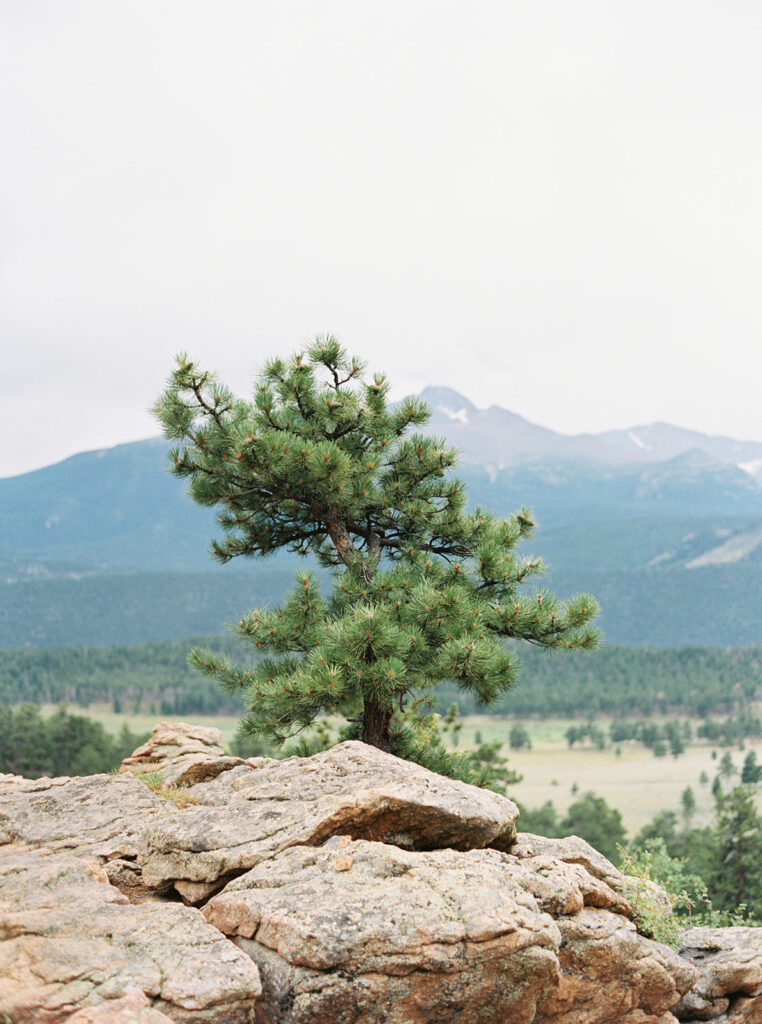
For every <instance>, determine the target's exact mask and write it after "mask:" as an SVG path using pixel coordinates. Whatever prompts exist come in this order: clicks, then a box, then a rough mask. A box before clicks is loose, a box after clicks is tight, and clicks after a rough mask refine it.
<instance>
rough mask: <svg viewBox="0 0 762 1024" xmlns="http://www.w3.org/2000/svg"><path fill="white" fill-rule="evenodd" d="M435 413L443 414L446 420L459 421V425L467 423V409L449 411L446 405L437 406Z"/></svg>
mask: <svg viewBox="0 0 762 1024" xmlns="http://www.w3.org/2000/svg"><path fill="white" fill-rule="evenodd" d="M437 412H443V413H444V414H445V416H447V418H448V419H451V420H459V421H460V422H461V423H468V409H466V408H465V407H464V408H462V409H451V408H450V407H449V406H447V405H438V406H437Z"/></svg>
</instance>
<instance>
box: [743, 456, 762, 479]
mask: <svg viewBox="0 0 762 1024" xmlns="http://www.w3.org/2000/svg"><path fill="white" fill-rule="evenodd" d="M738 468H739V469H742V470H743V471H744V473H748V474H749V475H750V476H756V475H757V474H758V473H759V472H760V471H762V459H752V460H751V462H739V463H738Z"/></svg>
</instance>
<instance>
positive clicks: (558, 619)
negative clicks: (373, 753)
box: [155, 337, 598, 756]
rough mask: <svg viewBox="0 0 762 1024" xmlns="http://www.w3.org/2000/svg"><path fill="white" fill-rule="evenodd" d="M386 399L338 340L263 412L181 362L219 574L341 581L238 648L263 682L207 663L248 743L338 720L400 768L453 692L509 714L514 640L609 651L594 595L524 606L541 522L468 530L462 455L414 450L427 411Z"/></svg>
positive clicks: (291, 367) (245, 633)
mask: <svg viewBox="0 0 762 1024" xmlns="http://www.w3.org/2000/svg"><path fill="white" fill-rule="evenodd" d="M388 390H389V385H388V383H387V381H386V380H385V378H384V377H382V376H380V375H376V376H374V377H372V378H370V379H366V378H364V377H363V367H362V365H361V364H360V363H359V362H358V361H357V360H356V359H354V358H349V357H348V356H346V354H345V353H344V352H343V350H342V349H341V348H340V346H339V344H338V342H336V340H335V339H334V338H331V337H324V338H318V340H317V341H316V342H315V344H314V345H312V346H311V347H310V348H309V350H308V351H307V352H306V353H297V354H296V355H295V356H293V357H292V358H291V359H289V360H282V359H275V360H272V361H271V362H270V363H268V364H267V365H266V367H265V369H264V371H263V373H262V374H261V376H260V378H259V381H258V383H257V385H256V388H255V397H254V400H253V401H244V400H241V399H236V398H234V396H233V395H232V393H231V392H230V391H229V390H228V389H227V388H226V387H224V386H223V385H222V384H221V383H220V382H219V381H218V380H217V379H216V378H215V377H214V375H213V374H210V373H209V372H207V371H203V370H200V369H199V368H198V367H197V366H196V364H195V363H193V362H192V361H190V360H189V359H188V358H187V357H185V356H181V357H179V358H178V362H177V369H176V371H175V372H174V373H173V375H172V377H171V378H170V381H169V385H168V387H167V389H166V390H165V392H164V393H163V394H162V395H161V396H160V398H159V399H158V401H157V403H156V406H155V411H156V414H157V416H158V417H159V419H160V420H161V423H162V425H163V427H164V432H165V435H166V436H167V437H168V438H171V439H174V440H176V441H178V442H179V444H178V446H177V447H176V448H175V449H173V450H172V451H171V452H170V458H171V462H172V469H173V472H175V473H176V474H177V475H179V476H181V477H183V478H186V479H187V480H188V481H189V492H190V494H191V496H192V497H193V498H194V499H195V500H196V501H197V502H198V503H199V504H202V505H207V506H214V507H217V508H218V509H219V514H218V522H219V525H220V526H221V527H222V530H223V536H222V539H218V540H215V541H213V543H212V553H213V555H214V556H215V557H216V558H217V559H218V560H219V561H221V562H227V561H229V560H230V559H232V558H235V557H237V556H242V555H243V556H256V555H260V556H262V555H268V554H270V553H271V552H273V551H276V550H278V549H281V548H287V549H288V550H290V551H292V552H296V553H298V554H307V553H311V554H312V555H313V556H314V557H315V558H316V559H317V561H318V563H319V564H320V565H322V566H325V567H328V568H332V569H334V570H337V571H336V572H335V574H334V577H333V583H332V588H331V590H330V593H329V595H328V596H327V597H323V595H322V594H321V592H320V587H319V585H318V581H317V579H316V578H315V576H314V575H313V574H312V573H311V572H302V573H299V574H297V583H296V589H295V590H294V591H293V592H292V594H291V596H290V597H289V598H288V599H287V600H286V601H285V602H284V603H283V604H282V605H281V606H280V607H278V608H275V609H273V610H263V609H259V610H255V611H253V612H251V613H250V614H248V615H246V616H245V617H244V618H243V619H242V620H241V621H240V623H239V625H238V627H237V633H238V635H239V636H240V637H241V638H242V639H245V640H247V641H249V642H250V643H251V644H252V645H253V647H254V648H255V649H256V650H257V651H258V652H259V653H261V654H265V655H266V657H264V658H262V659H261V660H258V661H257V662H256V663H254V664H253V665H252V666H250V667H247V666H241V665H236V664H233V663H232V662H231V661H230V659H229V658H227V657H225V656H220V655H219V654H217V653H215V652H211V651H205V650H201V649H198V648H196V649H194V650H193V651H192V652H191V655H190V658H191V661H192V663H193V664H194V665H195V666H196V667H197V668H198V669H199V670H200V671H201V672H203V673H205V674H206V675H208V676H209V677H211V678H215V679H217V680H218V681H219V682H220V683H221V684H222V685H223V686H224V687H226V688H227V689H228V690H230V691H231V692H243V693H245V694H246V699H247V703H248V707H249V710H248V714H247V716H246V718H245V719H244V723H243V728H244V730H245V731H247V732H250V733H252V734H254V735H257V736H262V737H266V738H268V739H269V740H271V741H273V742H278V743H281V742H284V741H285V740H287V739H288V738H289V737H291V736H293V735H295V734H296V733H298V732H299V731H301V730H304V729H307V728H309V727H310V725H311V724H312V723H313V722H315V721H316V719H318V717H319V716H321V715H323V714H339V715H342V716H344V717H345V718H346V719H347V720H348V721H350V722H353V721H354V722H358V723H359V725H360V736H361V738H362V739H363V740H365V741H366V742H368V743H373V744H375V745H377V746H380V747H382V748H383V749H387V750H389V749H392V748H393V744H392V737H393V734H395V733H398V734H399V735H398V736H397V749H398V750H402V749H410V750H411V751H412V750H415V749H417V747H416V744H417V742H418V741H417V738H416V729H415V728H411V726H410V723H409V722H408V721H405V720H404V717H403V715H404V707H405V702H406V701H410V700H414V699H416V698H417V697H418V696H420V695H426V693H427V692H428V691H429V690H430V689H431V688H432V687H434V686H436V685H437V684H439V683H440V682H441V681H442V680H444V679H449V680H452V681H453V682H454V683H455V685H456V686H457V687H458V688H459V689H461V690H462V691H464V692H467V693H469V694H471V695H472V697H473V699H475V700H476V701H477V703H478V704H479V705H480V706H490V705H494V704H495V702H496V701H497V700H498V698H499V697H500V696H501V694H503V693H505V692H506V691H507V690H508V689H509V688H510V687H511V685H512V684H513V682H514V680H515V677H516V671H517V659H516V656H515V654H514V653H513V651H512V650H510V649H508V648H507V646H506V643H505V641H506V640H512V639H520V640H525V641H529V642H530V643H533V644H536V645H538V646H541V647H545V648H552V647H563V648H565V649H567V650H568V649H573V648H592V647H594V646H595V645H596V643H597V640H598V634H597V632H596V631H595V630H594V629H591V628H590V625H589V624H590V621H591V620H592V618H593V617H594V616H595V614H596V613H597V605H596V603H595V601H594V600H593V599H592V598H591V597H589V596H588V595H584V594H583V595H580V596H578V597H575V598H573V599H571V600H570V601H568V602H565V603H561V602H558V601H557V600H556V599H555V598H554V597H553V596H552V595H550V594H548V593H546V592H545V591H542V590H534V591H532V592H531V593H529V594H525V593H524V592H523V591H522V590H521V585H522V584H524V583H527V582H529V581H530V580H531V578H532V577H534V576H536V575H537V574H538V573H539V572H540V571H541V569H542V566H541V563H540V561H539V559H529V560H527V559H523V558H520V557H518V556H517V554H516V552H515V548H516V545H517V543H518V542H519V541H521V540H525V539H527V538H528V537H529V536H530V534H531V531H532V528H533V525H534V524H533V523H532V518H531V515H530V513H529V511H528V510H527V509H522V510H521V511H520V512H518V513H516V514H515V515H513V516H511V518H510V519H499V518H497V517H496V516H495V515H493V514H492V513H491V512H488V511H486V510H484V509H482V508H479V507H477V508H475V509H474V510H473V511H471V512H467V511H466V496H465V489H464V486H463V484H462V483H461V482H460V481H459V480H457V479H455V478H453V477H451V476H450V475H449V471H450V470H451V469H452V468H453V466H454V464H455V461H456V454H455V451H454V449H452V448H450V447H448V446H447V445H445V444H444V443H443V442H442V441H440V440H438V439H436V438H432V437H426V436H423V435H421V434H415V433H410V430H411V428H414V427H416V426H418V425H421V424H423V423H424V422H425V421H426V420H427V419H428V416H429V411H428V409H427V408H426V406H425V405H424V404H423V403H422V402H420V401H419V400H417V399H414V398H407V399H405V400H404V401H402V402H401V403H399V404H398V405H397V406H389V405H388V404H387V395H388ZM393 720H394V721H393ZM416 728H418V727H416ZM421 728H422V729H423V730H424V731H425V727H423V726H421ZM485 756H486V754H485Z"/></svg>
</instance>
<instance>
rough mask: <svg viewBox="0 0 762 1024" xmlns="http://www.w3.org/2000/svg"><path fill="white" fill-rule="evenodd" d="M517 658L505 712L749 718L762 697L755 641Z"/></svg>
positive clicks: (623, 720) (466, 707)
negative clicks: (516, 675)
mask: <svg viewBox="0 0 762 1024" xmlns="http://www.w3.org/2000/svg"><path fill="white" fill-rule="evenodd" d="M644 600H645V597H644ZM521 661H522V672H521V679H520V681H519V682H518V684H517V685H516V687H515V688H514V689H513V690H511V691H510V693H508V694H506V695H505V696H504V697H502V698H500V699H499V700H498V703H497V708H498V709H499V710H500V711H501V712H502V713H503V714H510V715H511V716H512V717H515V718H521V719H527V718H572V719H573V718H588V717H590V716H596V715H610V716H611V717H612V718H614V719H616V720H617V724H623V725H627V724H631V723H629V722H628V721H627V719H630V718H632V717H633V716H638V717H649V716H653V715H667V714H676V715H690V716H694V715H697V714H698V715H700V716H705V715H709V714H712V715H715V714H726V713H728V712H731V711H732V712H735V714H734V715H733V716H732V717H733V718H735V719H738V718H739V717H741V718H742V720H745V713H746V714H747V715H750V716H751V717H754V716H753V715H751V704H752V702H753V701H754V700H758V699H759V698H760V696H762V648H760V647H759V646H756V647H736V648H721V647H685V648H681V649H677V650H676V649H671V648H643V647H622V646H613V645H609V644H606V645H605V646H604V647H601V648H600V650H598V651H597V652H596V655H595V657H594V658H570V657H567V656H566V655H565V654H564V653H563V651H551V652H549V653H548V652H543V651H538V650H535V649H534V648H532V647H529V648H525V649H524V650H523V652H522V656H521ZM441 699H442V701H446V702H449V701H451V700H457V701H458V705H459V708H460V713H461V714H462V715H470V714H473V713H474V711H475V710H476V705H475V704H474V703H473V701H471V700H470V698H469V695H468V694H463V693H458V692H457V691H456V690H455V689H454V688H453V687H450V686H445V687H443V689H442V698H441ZM745 728H748V729H750V730H751V729H756V728H757V726H756V725H752V724H748V725H747V726H746V727H745ZM734 730H735V727H734ZM746 734H747V735H751V734H753V733H752V732H749V733H746ZM684 738H685V737H684ZM707 738H710V737H707ZM734 739H737V735H736V736H735V737H734ZM612 741H613V742H621V740H612ZM731 742H733V741H731Z"/></svg>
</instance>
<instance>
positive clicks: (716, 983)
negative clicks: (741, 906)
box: [674, 928, 762, 1024]
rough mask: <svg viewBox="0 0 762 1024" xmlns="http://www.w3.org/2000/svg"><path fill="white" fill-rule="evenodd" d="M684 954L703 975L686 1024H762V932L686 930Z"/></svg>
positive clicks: (686, 1010)
mask: <svg viewBox="0 0 762 1024" xmlns="http://www.w3.org/2000/svg"><path fill="white" fill-rule="evenodd" d="M680 953H681V954H682V956H683V957H685V958H686V959H687V960H688V961H689V962H690V963H692V964H693V965H694V966H695V967H696V969H697V970H698V980H697V981H696V984H695V985H694V986H693V987H692V988H691V990H690V992H688V993H687V994H686V995H685V996H684V997H683V999H682V1000H681V1001H680V1003H678V1005H677V1006H676V1007H675V1011H674V1012H675V1014H676V1016H677V1017H678V1018H679V1019H680V1020H681V1021H690V1022H691V1024H693V1022H698V1021H707V1020H709V1021H711V1020H716V1021H722V1022H723V1024H762V928H686V929H685V930H684V931H682V932H681V933H680Z"/></svg>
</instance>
